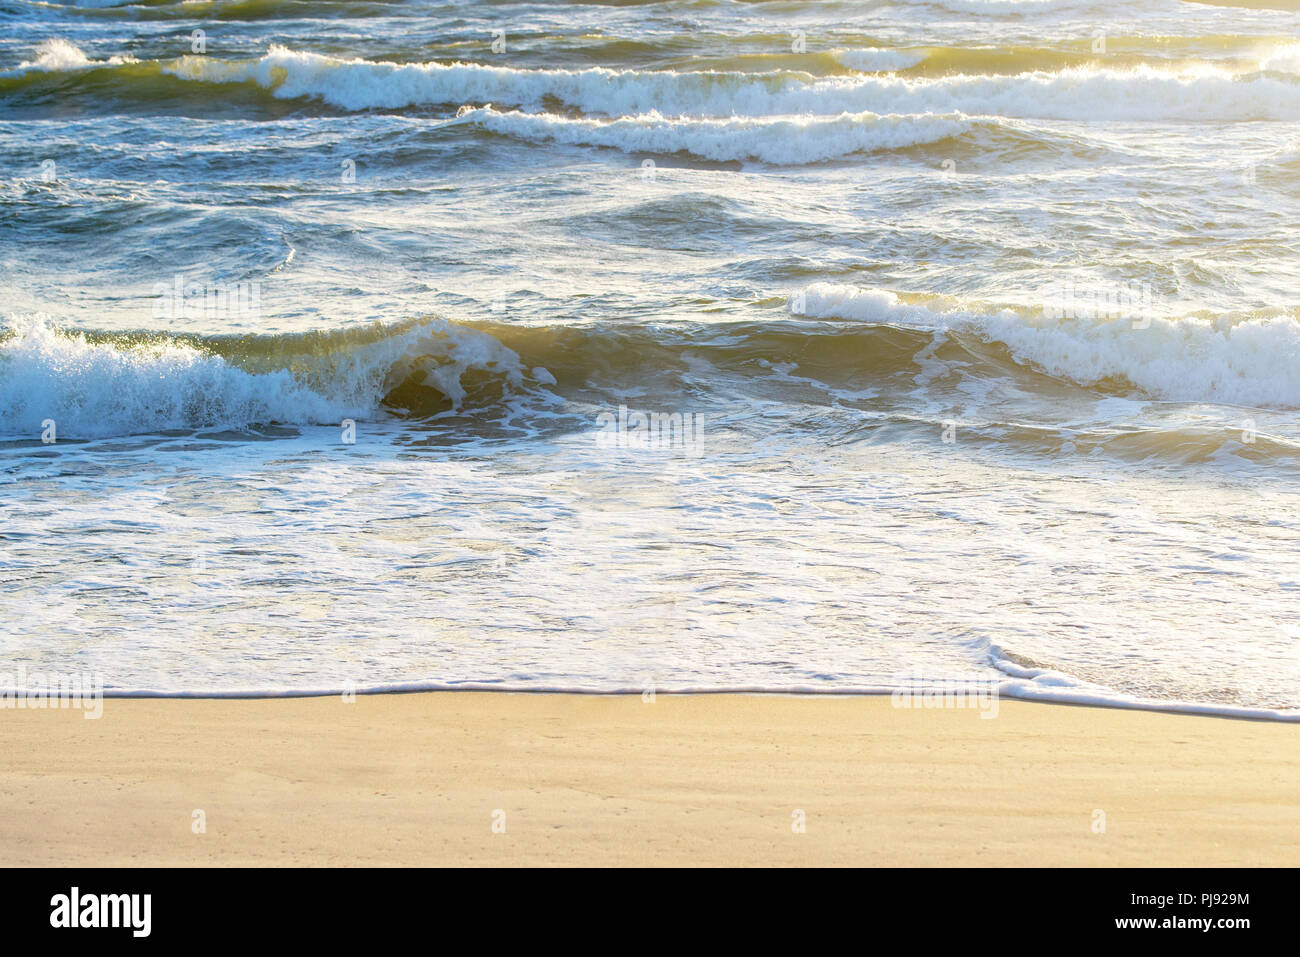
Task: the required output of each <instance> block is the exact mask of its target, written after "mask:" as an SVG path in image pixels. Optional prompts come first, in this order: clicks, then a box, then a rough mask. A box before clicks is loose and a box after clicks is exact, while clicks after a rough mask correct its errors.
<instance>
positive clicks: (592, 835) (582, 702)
mask: <svg viewBox="0 0 1300 957" xmlns="http://www.w3.org/2000/svg"><path fill="white" fill-rule="evenodd" d="M0 764H2V770H0V855H3V859H4V861H5V863H7V864H10V865H28V864H30V865H42V864H59V865H77V864H80V865H121V864H127V865H132V864H140V865H145V864H162V865H188V864H196V865H200V864H217V865H227V864H230V865H234V864H321V865H345V866H346V865H359V864H366V865H377V864H402V865H446V864H532V865H538V864H627V865H670V864H671V865H679V864H747V865H766V864H792V865H800V864H832V865H841V864H842V865H906V864H920V865H943V864H978V865H1002V864H1024V865H1040V864H1046V865H1058V864H1059V865H1065V864H1078V865H1107V864H1116V865H1184V864H1187V865H1190V864H1199V865H1234V864H1241V865H1256V864H1276V865H1283V864H1285V865H1291V866H1295V865H1298V864H1300V727H1296V726H1295V725H1286V724H1278V723H1267V722H1256V721H1241V720H1230V719H1222V718H1211V717H1198V716H1187V715H1170V714H1154V713H1147V712H1139V711H1121V710H1112V709H1103V708H1085V707H1065V706H1056V705H1042V704H1031V703H1025V702H1007V701H1003V702H1002V703H1001V707H1000V710H999V713H998V716H997V717H996V718H995V719H992V720H989V719H982V718H980V717H979V716H978V713H977V712H974V711H963V710H947V711H918V710H901V709H896V708H893V707H891V702H890V699H889V698H887V697H886V698H879V697H866V698H829V697H785V696H752V695H704V696H694V697H692V696H685V697H674V696H669V695H659V696H658V697H657V699H655V700H654V701H653V702H650V703H647V702H644V701H643V700H642V699H641V698H640V697H638V696H626V697H593V696H582V695H555V694H537V695H522V694H483V693H469V692H465V693H436V694H408V695H376V696H369V697H367V696H362V697H359V698H357V699H356V700H355V702H353V703H347V702H345V701H343V700H342V699H340V698H307V699H289V700H237V701H229V700H226V701H222V700H108V701H106V702H105V703H104V714H103V717H102V718H101V719H100V720H98V721H94V720H85V719H84V717H83V715H82V714H81V713H80V712H77V711H0ZM1102 815H1104V818H1103V816H1102ZM800 822H802V824H803V827H802V828H800V827H799V824H800Z"/></svg>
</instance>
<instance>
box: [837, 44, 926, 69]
mask: <svg viewBox="0 0 1300 957" xmlns="http://www.w3.org/2000/svg"><path fill="white" fill-rule="evenodd" d="M835 59H837V60H839V61H840V62H841V63H843V64H844V65H845V66H846V67H848V68H849V69H850V70H857V71H859V72H861V73H888V72H890V71H893V70H906V69H907V68H908V67H913V66H916V65H917V64H918V63H921V62H923V61H924V60H925V54H924V53H920V52H917V51H914V50H882V49H878V48H876V47H865V48H863V49H859V50H840V51H838V52H837V53H836V54H835Z"/></svg>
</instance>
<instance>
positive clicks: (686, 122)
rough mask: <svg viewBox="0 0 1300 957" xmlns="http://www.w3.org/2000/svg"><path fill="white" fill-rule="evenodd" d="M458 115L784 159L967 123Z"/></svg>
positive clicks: (603, 139) (595, 141)
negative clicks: (604, 118)
mask: <svg viewBox="0 0 1300 957" xmlns="http://www.w3.org/2000/svg"><path fill="white" fill-rule="evenodd" d="M462 118H463V119H464V120H466V121H468V122H473V123H475V124H477V125H479V126H481V127H483V128H485V129H489V130H492V131H493V132H494V133H500V134H503V135H506V136H515V137H520V138H523V139H527V140H532V141H541V142H552V143H564V144H570V145H582V146H609V147H613V148H615V149H620V150H625V151H628V152H638V153H676V152H679V151H686V152H688V153H691V154H693V155H695V156H700V157H704V158H706V159H713V160H750V159H752V160H759V161H761V162H765V163H781V164H789V165H797V164H801V163H815V162H819V161H821V160H828V159H833V158H835V157H840V156H848V155H850V154H852V153H860V152H870V151H872V150H883V149H899V148H902V147H907V146H915V145H917V144H920V143H933V142H935V141H937V140H942V139H947V138H948V137H950V136H958V135H960V134H962V133H964V132H966V131H967V130H968V129H970V127H971V123H970V121H968V120H966V119H965V118H963V117H937V116H915V117H911V116H879V115H877V114H875V113H842V114H840V115H839V116H825V117H822V116H791V117H778V118H754V117H729V118H726V119H686V118H680V119H672V118H668V117H664V116H660V115H659V114H658V113H649V114H645V115H642V116H630V117H624V118H621V119H617V120H613V121H599V120H590V119H571V118H569V117H564V116H556V115H554V114H550V113H540V114H538V113H521V112H518V111H511V112H498V111H497V110H493V109H490V108H484V109H478V110H474V111H472V112H468V113H466V114H464V115H463V117H462Z"/></svg>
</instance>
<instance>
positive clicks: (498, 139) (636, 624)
mask: <svg viewBox="0 0 1300 957" xmlns="http://www.w3.org/2000/svg"><path fill="white" fill-rule="evenodd" d="M1276 4H1277V5H1278V6H1285V5H1286V3H1285V0H1276ZM1292 6H1294V4H1292ZM1298 227H1300V14H1297V12H1296V11H1295V10H1285V9H1268V8H1267V7H1265V6H1263V5H1261V4H1257V3H1256V4H1248V5H1237V6H1217V5H1212V4H1208V3H1193V2H1185V0H1131V2H1120V0H923V2H914V0H907V2H901V0H894V2H890V3H870V2H867V3H858V2H853V3H849V2H839V0H827V2H803V0H776V2H766V3H748V2H734V0H664V2H654V3H650V2H647V3H637V2H607V3H600V2H556V3H464V2H430V0H412V2H406V3H386V2H361V0H328V2H299V0H287V2H276V0H200V2H184V3H176V2H154V0H149V2H137V3H119V2H114V0H93V2H84V0H83V2H80V3H54V2H36V0H0V312H3V319H2V320H0V595H2V596H3V597H2V601H0V673H4V672H7V673H10V674H12V673H13V672H14V671H15V670H16V669H20V668H21V669H22V670H23V672H24V673H25V674H31V673H43V674H67V673H78V674H81V673H95V674H98V675H102V676H103V682H104V686H105V688H106V690H107V691H108V692H110V693H117V694H168V695H229V694H266V695H278V694H295V693H336V692H339V691H340V690H344V691H346V690H362V691H365V690H382V689H416V688H496V689H502V690H507V689H508V690H520V691H529V690H557V689H563V690H575V691H593V692H614V691H636V692H649V691H660V692H673V691H702V690H719V691H768V692H805V693H829V694H847V693H864V692H875V693H887V692H891V691H894V692H897V691H899V690H900V689H906V688H913V687H916V686H917V683H918V682H919V683H921V684H926V683H929V684H930V685H934V684H935V683H943V682H947V683H951V684H952V685H954V686H960V685H963V684H970V685H973V686H979V687H993V688H994V689H996V690H997V692H998V693H1000V694H1003V695H1006V696H1010V697H1018V698H1030V699H1043V700H1054V701H1074V702H1081V703H1094V704H1104V705H1114V706H1123V707H1149V708H1165V709H1174V710H1190V711H1207V712H1212V713H1225V714H1238V715H1249V716H1256V717H1265V718H1272V719H1279V720H1287V719H1289V720H1295V719H1300V615H1298V614H1297V602H1298V601H1300V562H1298V561H1297V548H1298V547H1300V512H1298V511H1297V504H1298V502H1297V480H1300V306H1297V302H1298V299H1297V290H1298V289H1300V231H1298ZM0 677H2V676H0ZM0 683H2V682H0Z"/></svg>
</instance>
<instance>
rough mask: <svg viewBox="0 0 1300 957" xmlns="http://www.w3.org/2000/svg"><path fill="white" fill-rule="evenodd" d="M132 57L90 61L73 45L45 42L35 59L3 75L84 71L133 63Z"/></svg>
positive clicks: (56, 40) (65, 42) (56, 41)
mask: <svg viewBox="0 0 1300 957" xmlns="http://www.w3.org/2000/svg"><path fill="white" fill-rule="evenodd" d="M135 62H137V60H136V59H135V57H132V56H111V57H109V58H108V59H106V60H92V59H91V58H90V57H88V56H86V54H85V53H84V52H82V50H81V48H80V47H78V46H77V45H76V44H74V43H69V42H68V41H67V40H64V39H62V38H56V39H53V40H46V41H45V42H44V43H42V44H41V45H40V46H38V47H37V48H36V58H35V59H34V60H25V61H23V62H22V63H20V64H19V65H18V68H17V69H15V70H9V71H7V73H6V74H5V75H8V76H13V75H15V74H18V73H24V72H26V71H28V70H43V71H47V72H54V71H58V70H84V69H87V68H88V67H96V66H118V65H120V64H123V63H135Z"/></svg>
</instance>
